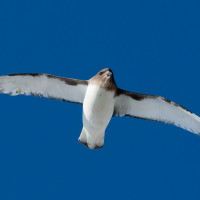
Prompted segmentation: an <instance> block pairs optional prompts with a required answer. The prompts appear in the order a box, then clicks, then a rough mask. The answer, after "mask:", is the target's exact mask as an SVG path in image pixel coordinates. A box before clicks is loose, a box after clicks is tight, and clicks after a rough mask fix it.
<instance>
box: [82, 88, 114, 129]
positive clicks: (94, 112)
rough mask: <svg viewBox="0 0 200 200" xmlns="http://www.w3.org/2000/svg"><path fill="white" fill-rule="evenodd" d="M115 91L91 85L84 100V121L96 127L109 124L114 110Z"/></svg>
mask: <svg viewBox="0 0 200 200" xmlns="http://www.w3.org/2000/svg"><path fill="white" fill-rule="evenodd" d="M113 97H114V91H107V90H105V89H104V88H100V87H98V86H96V85H89V86H88V89H87V91H86V95H85V99H84V102H83V123H85V124H89V125H90V126H94V127H95V128H98V127H102V128H103V127H104V126H105V128H106V126H107V125H108V123H109V121H110V119H111V117H112V115H113V110H114V103H115V102H114V98H113Z"/></svg>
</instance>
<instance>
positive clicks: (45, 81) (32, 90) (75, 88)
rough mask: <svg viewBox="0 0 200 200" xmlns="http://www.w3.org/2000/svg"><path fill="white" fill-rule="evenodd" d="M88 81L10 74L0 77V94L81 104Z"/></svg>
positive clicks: (44, 75) (42, 75)
mask: <svg viewBox="0 0 200 200" xmlns="http://www.w3.org/2000/svg"><path fill="white" fill-rule="evenodd" d="M87 85H88V81H86V80H77V79H70V78H62V77H58V76H52V75H49V74H26V73H22V74H10V75H6V76H0V93H5V94H10V95H19V94H24V95H33V96H39V97H47V98H52V99H57V100H63V101H69V102H74V103H80V104H82V103H83V100H84V97H85V92H86V89H87Z"/></svg>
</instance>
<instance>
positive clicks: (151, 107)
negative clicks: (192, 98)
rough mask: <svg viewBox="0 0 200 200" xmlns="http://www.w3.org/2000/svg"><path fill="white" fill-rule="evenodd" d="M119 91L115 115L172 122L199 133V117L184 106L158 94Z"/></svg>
mask: <svg viewBox="0 0 200 200" xmlns="http://www.w3.org/2000/svg"><path fill="white" fill-rule="evenodd" d="M121 91H122V93H121V94H120V95H118V96H117V97H116V103H115V111H114V114H115V115H120V116H131V117H136V118H141V119H148V120H153V121H159V122H164V123H167V124H173V125H175V126H178V127H181V128H183V129H186V130H188V131H190V132H193V133H195V134H198V135H199V134H200V118H199V117H198V116H197V115H195V114H193V113H191V112H190V111H188V110H187V109H185V108H184V107H182V106H180V105H178V104H176V103H174V102H171V101H169V100H168V99H165V98H163V97H160V96H154V95H143V94H138V93H132V92H127V91H124V90H121Z"/></svg>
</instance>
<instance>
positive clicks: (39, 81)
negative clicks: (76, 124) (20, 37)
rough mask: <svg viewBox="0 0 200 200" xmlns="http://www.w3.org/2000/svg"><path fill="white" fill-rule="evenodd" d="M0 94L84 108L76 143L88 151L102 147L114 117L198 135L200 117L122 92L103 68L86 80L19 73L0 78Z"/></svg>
mask: <svg viewBox="0 0 200 200" xmlns="http://www.w3.org/2000/svg"><path fill="white" fill-rule="evenodd" d="M0 93H5V94H10V95H20V94H24V95H33V96H39V97H47V98H52V99H57V100H62V101H68V102H73V103H78V104H82V105H83V115H82V120H83V128H82V131H81V134H80V136H79V139H78V140H79V142H80V143H82V144H84V145H85V146H87V147H88V148H90V149H97V148H101V147H103V145H104V136H105V130H106V127H107V126H108V124H109V122H110V120H111V118H112V117H113V116H116V115H119V116H121V117H122V116H130V117H135V118H140V119H147V120H153V121H158V122H164V123H167V124H173V125H175V126H178V127H181V128H183V129H185V130H188V131H190V132H193V133H195V134H198V135H199V134H200V118H199V117H198V116H197V115H195V114H193V113H192V112H190V111H189V110H187V109H186V108H184V107H182V106H181V105H179V104H176V103H174V102H172V101H170V100H168V99H166V98H164V97H161V96H156V95H146V94H139V93H134V92H129V91H126V90H122V89H120V88H118V87H117V85H116V83H115V80H114V75H113V72H112V70H110V69H108V68H106V69H103V70H101V71H100V72H98V73H97V74H96V75H95V76H93V77H92V78H91V79H89V80H78V79H72V78H63V77H58V76H53V75H49V74H38V73H37V74H35V73H20V74H10V75H5V76H0Z"/></svg>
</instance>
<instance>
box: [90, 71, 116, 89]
mask: <svg viewBox="0 0 200 200" xmlns="http://www.w3.org/2000/svg"><path fill="white" fill-rule="evenodd" d="M89 82H90V83H92V84H97V85H99V86H100V87H102V88H105V89H106V90H109V91H113V90H116V89H117V85H116V83H115V79H114V75H113V72H112V70H111V69H109V68H106V69H102V70H101V71H100V72H98V73H97V74H96V75H95V76H93V77H92V78H91V79H90V80H89Z"/></svg>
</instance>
